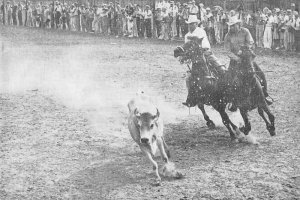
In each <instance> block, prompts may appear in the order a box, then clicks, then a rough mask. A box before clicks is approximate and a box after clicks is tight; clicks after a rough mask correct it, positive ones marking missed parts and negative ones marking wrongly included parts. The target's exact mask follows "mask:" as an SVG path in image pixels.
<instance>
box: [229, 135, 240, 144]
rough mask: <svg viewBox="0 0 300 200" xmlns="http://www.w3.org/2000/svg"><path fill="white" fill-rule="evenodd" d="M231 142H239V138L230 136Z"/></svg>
mask: <svg viewBox="0 0 300 200" xmlns="http://www.w3.org/2000/svg"><path fill="white" fill-rule="evenodd" d="M231 142H232V143H234V144H235V143H239V139H238V138H236V137H231Z"/></svg>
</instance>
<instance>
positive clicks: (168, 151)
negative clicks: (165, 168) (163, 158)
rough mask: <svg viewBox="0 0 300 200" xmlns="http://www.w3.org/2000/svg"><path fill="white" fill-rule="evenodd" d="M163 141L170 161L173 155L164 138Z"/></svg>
mask: <svg viewBox="0 0 300 200" xmlns="http://www.w3.org/2000/svg"><path fill="white" fill-rule="evenodd" d="M162 141H163V145H164V149H165V151H166V154H167V156H168V158H169V159H170V158H171V154H170V150H169V147H168V145H167V144H166V142H165V139H164V138H162Z"/></svg>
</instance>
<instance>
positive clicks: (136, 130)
mask: <svg viewBox="0 0 300 200" xmlns="http://www.w3.org/2000/svg"><path fill="white" fill-rule="evenodd" d="M128 109H129V113H130V114H129V118H128V128H129V132H130V134H131V137H132V138H133V140H134V141H135V142H136V143H137V144H138V145H139V147H140V148H141V150H142V152H144V153H145V154H146V156H147V158H148V160H149V161H150V162H151V164H152V165H153V170H154V172H155V175H156V179H155V185H160V184H161V178H160V176H159V173H158V165H157V163H156V162H155V161H154V160H153V157H154V155H155V154H156V152H157V149H159V151H160V155H161V157H162V159H163V161H164V162H165V163H166V164H168V162H169V158H170V153H169V150H168V147H167V145H166V143H165V141H164V138H163V120H162V118H161V117H160V113H159V111H158V109H157V108H156V106H154V105H153V104H152V103H151V102H150V101H147V100H145V99H133V100H131V101H130V102H129V103H128Z"/></svg>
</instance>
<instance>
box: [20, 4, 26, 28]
mask: <svg viewBox="0 0 300 200" xmlns="http://www.w3.org/2000/svg"><path fill="white" fill-rule="evenodd" d="M21 8H22V10H21V12H22V24H23V26H26V12H27V6H26V4H22V3H21Z"/></svg>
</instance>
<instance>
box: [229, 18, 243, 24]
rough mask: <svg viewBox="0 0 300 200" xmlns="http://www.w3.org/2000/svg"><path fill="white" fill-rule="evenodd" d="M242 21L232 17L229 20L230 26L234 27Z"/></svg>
mask: <svg viewBox="0 0 300 200" xmlns="http://www.w3.org/2000/svg"><path fill="white" fill-rule="evenodd" d="M241 22H242V21H241V20H240V19H238V18H237V17H231V18H229V22H227V24H228V26H231V25H234V24H236V23H241Z"/></svg>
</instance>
